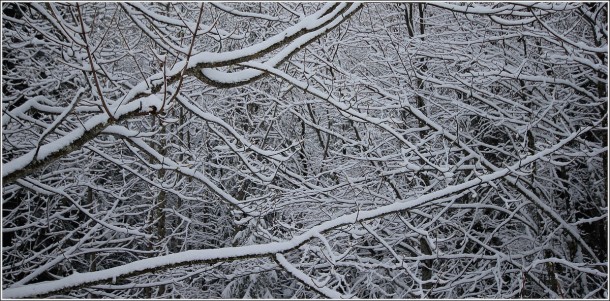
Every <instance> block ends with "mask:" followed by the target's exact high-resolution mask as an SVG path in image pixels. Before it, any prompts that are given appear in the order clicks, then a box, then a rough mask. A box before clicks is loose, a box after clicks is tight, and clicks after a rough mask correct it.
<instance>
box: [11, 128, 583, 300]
mask: <svg viewBox="0 0 610 301" xmlns="http://www.w3.org/2000/svg"><path fill="white" fill-rule="evenodd" d="M590 129H591V127H587V128H584V129H581V130H580V131H578V132H575V133H572V134H571V135H570V136H569V137H567V138H566V139H563V140H561V141H560V142H559V143H557V144H555V145H553V146H551V147H549V148H547V149H545V150H543V151H540V152H538V153H536V154H534V155H531V156H528V157H526V158H524V159H523V160H521V162H519V163H516V164H513V165H511V166H509V167H506V168H503V169H500V170H498V171H496V172H493V173H490V174H486V175H482V176H480V177H478V178H476V179H473V180H470V181H466V182H464V183H461V184H458V185H451V186H448V187H446V188H444V189H441V190H438V191H435V192H432V193H428V194H425V195H422V196H421V197H419V198H416V199H413V200H409V201H403V202H396V203H394V204H390V205H386V206H382V207H379V208H376V209H373V210H367V211H359V212H356V213H352V214H347V215H343V216H340V217H338V218H335V219H332V220H329V221H327V222H324V223H322V224H320V225H318V226H314V227H313V228H311V229H309V230H308V231H306V232H305V233H303V234H301V235H298V236H296V237H294V238H292V239H291V240H289V241H284V242H275V243H268V244H259V245H251V246H243V247H233V248H221V249H208V250H192V251H185V252H180V253H174V254H170V255H165V256H159V257H155V258H147V259H143V260H139V261H135V262H132V263H129V264H126V265H123V266H118V267H115V268H110V269H106V270H102V271H97V272H89V273H76V274H73V275H70V276H68V277H65V278H62V279H60V280H55V281H48V282H42V283H36V284H31V285H25V286H16V287H10V288H7V289H5V290H4V291H3V293H2V294H3V296H2V297H4V298H28V297H30V298H31V297H43V296H49V295H52V294H53V293H57V292H60V291H63V290H67V289H73V288H77V287H85V286H88V285H93V284H100V283H103V282H105V281H109V280H112V279H116V278H119V277H129V276H135V275H140V274H144V273H149V272H155V271H158V270H161V269H166V268H171V267H178V266H184V265H192V264H200V263H210V262H217V261H222V260H225V261H228V260H237V259H242V258H253V257H266V256H273V255H275V254H278V253H284V252H287V251H290V250H294V249H297V248H298V247H300V246H301V245H302V244H304V243H305V242H307V241H309V240H311V239H313V238H316V237H318V236H319V233H322V232H325V231H328V230H331V229H334V228H337V227H340V226H345V225H350V224H354V223H357V222H360V221H365V220H369V219H373V218H377V217H381V216H385V215H388V214H392V213H396V212H401V211H404V210H407V209H411V208H415V207H418V206H421V205H423V204H425V203H428V202H431V201H439V200H442V199H446V201H451V200H453V199H455V196H452V195H454V194H456V193H458V192H461V191H464V190H466V189H469V188H472V187H476V186H479V185H481V184H483V183H489V182H492V181H494V180H497V179H501V178H503V177H506V176H507V175H510V174H511V173H512V172H515V171H517V170H519V169H520V168H522V167H524V166H526V165H529V164H531V163H533V162H535V161H537V160H540V159H541V158H542V157H544V156H547V155H549V154H552V153H553V152H555V151H557V150H559V149H560V148H561V147H562V146H564V145H565V144H567V143H569V142H570V141H572V140H574V139H575V138H576V137H578V136H579V135H581V134H583V133H585V132H587V131H589V130H590Z"/></svg>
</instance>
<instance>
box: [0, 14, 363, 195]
mask: <svg viewBox="0 0 610 301" xmlns="http://www.w3.org/2000/svg"><path fill="white" fill-rule="evenodd" d="M37 7H38V6H37ZM360 7H361V4H358V3H349V4H345V3H334V4H331V3H329V4H326V5H325V6H324V7H323V8H322V9H320V10H319V11H317V12H316V13H314V14H312V15H310V16H307V17H305V18H303V20H301V22H299V23H297V24H296V25H294V26H291V27H290V28H288V29H286V30H285V31H283V32H282V33H280V34H278V35H276V36H274V37H272V38H269V39H267V40H266V41H264V42H261V43H259V44H256V45H253V46H249V47H246V48H243V49H240V50H236V51H231V52H226V53H209V52H202V53H198V54H195V55H193V56H192V57H190V58H187V59H186V60H183V61H181V62H178V63H177V64H175V66H174V67H173V68H172V69H170V70H168V71H166V72H159V73H156V74H154V75H152V76H150V77H148V78H147V79H146V80H145V81H142V82H140V83H139V84H137V85H136V86H135V87H133V88H132V89H131V90H130V91H129V93H127V94H126V95H125V96H124V97H122V99H121V100H120V101H117V102H116V104H114V105H111V106H110V107H109V111H110V112H112V117H109V116H104V115H105V114H99V115H96V116H93V117H91V118H90V119H89V120H87V121H85V122H84V124H83V125H84V127H80V128H77V129H75V130H73V131H72V132H70V133H69V134H68V135H65V136H64V137H61V138H59V139H57V140H55V141H52V142H49V143H47V144H45V145H42V146H40V151H39V152H38V155H37V156H36V158H34V154H35V153H36V150H32V151H30V152H28V153H26V154H24V155H22V156H20V157H18V158H15V159H13V160H11V161H9V162H7V163H5V164H3V168H2V181H3V183H5V184H7V183H12V182H14V181H15V180H16V179H19V178H21V177H24V176H28V175H30V174H32V173H33V172H35V171H36V170H38V169H40V168H42V167H44V166H47V165H48V164H50V163H52V162H54V161H55V160H57V159H59V158H61V157H63V156H65V155H67V154H69V153H71V152H73V151H74V150H77V149H80V148H81V147H82V146H83V145H84V144H86V143H87V142H88V141H90V140H91V139H94V138H95V137H97V136H98V135H99V134H100V133H101V131H103V129H105V128H106V127H107V126H109V125H112V124H116V123H118V122H120V121H123V120H128V119H131V118H133V117H136V116H140V115H144V114H151V113H152V114H155V113H157V112H161V111H163V108H161V105H162V104H163V102H162V101H160V99H159V97H157V96H154V94H155V93H157V92H159V91H160V90H161V89H162V87H163V86H164V85H170V84H173V83H175V82H178V81H179V80H180V79H181V78H182V77H183V74H184V75H195V76H197V77H198V78H199V79H201V78H202V77H201V76H199V75H200V74H201V72H200V71H199V70H200V69H201V68H209V67H220V66H227V65H232V64H235V63H240V62H245V61H249V60H252V59H255V58H258V57H261V56H263V55H265V54H267V53H269V52H270V51H273V50H275V49H277V48H279V47H282V46H284V45H286V44H288V43H291V42H292V41H294V40H295V39H297V38H299V37H301V36H303V35H306V34H307V33H310V32H318V31H319V28H321V27H325V26H327V25H328V24H331V25H332V26H331V27H329V28H326V29H325V30H323V31H322V32H321V33H326V32H327V30H330V29H332V28H334V27H335V26H337V25H338V24H340V23H341V22H343V21H345V20H347V19H348V17H349V15H347V16H343V15H342V14H343V13H344V12H346V11H350V12H352V13H353V12H355V11H357V10H358V9H359V8H360ZM38 9H39V10H40V11H41V12H44V11H45V10H44V9H43V8H42V7H38ZM331 12H332V13H331ZM48 18H49V19H50V20H52V18H51V17H50V16H49V17H48ZM337 20H338V21H337ZM57 26H59V25H57ZM321 33H318V34H316V35H308V36H307V37H308V38H309V40H308V41H306V42H305V44H306V43H309V42H312V41H313V40H315V39H316V38H319V37H320V36H321V35H322V34H321ZM303 45H304V44H303ZM300 49H301V47H300V46H299V47H296V46H295V47H294V49H291V50H293V51H291V52H290V55H292V54H294V53H295V52H296V51H298V50H300ZM287 57H289V55H284V56H282V57H281V58H279V59H280V60H285V59H286V58H287ZM187 64H188V66H186V69H185V68H184V67H185V65H187ZM183 71H184V73H183ZM256 78H258V77H256ZM149 83H150V85H149ZM138 100H139V101H138ZM151 100H153V101H151ZM26 104H27V105H26ZM26 104H24V105H26V107H24V108H23V109H20V110H19V111H23V112H25V111H27V109H29V108H30V106H31V105H32V103H31V102H27V103H26Z"/></svg>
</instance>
